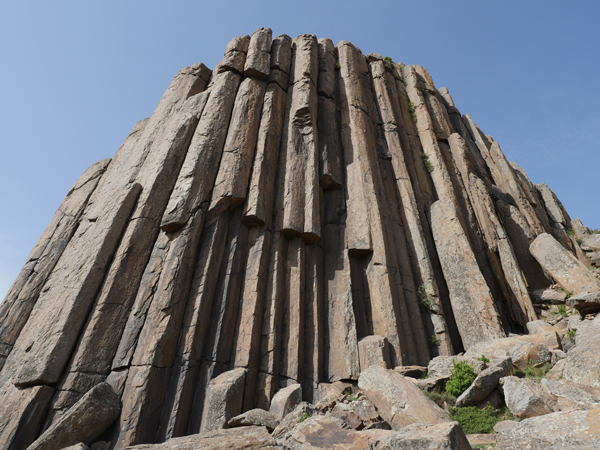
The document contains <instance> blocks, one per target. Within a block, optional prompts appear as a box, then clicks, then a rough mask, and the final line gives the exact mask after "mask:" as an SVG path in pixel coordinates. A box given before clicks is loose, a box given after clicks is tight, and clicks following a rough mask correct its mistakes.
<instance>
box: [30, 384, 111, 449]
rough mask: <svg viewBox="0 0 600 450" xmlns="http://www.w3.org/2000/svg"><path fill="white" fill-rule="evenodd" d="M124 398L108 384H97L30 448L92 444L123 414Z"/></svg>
mask: <svg viewBox="0 0 600 450" xmlns="http://www.w3.org/2000/svg"><path fill="white" fill-rule="evenodd" d="M120 411H121V401H120V399H119V397H118V396H117V394H116V393H115V391H114V390H113V388H112V387H111V386H110V385H109V384H108V383H100V384H97V385H96V386H95V387H94V388H92V389H91V390H89V391H88V392H87V393H86V394H85V395H84V396H83V397H82V398H81V400H79V401H78V402H77V403H75V405H73V407H72V408H71V409H69V411H67V413H66V414H65V415H64V416H63V417H61V418H60V420H58V421H57V422H56V423H55V424H54V425H52V426H51V427H50V428H48V429H47V430H46V431H45V432H44V433H43V434H42V435H41V436H40V437H39V438H37V439H36V441H35V442H34V443H33V444H31V445H30V446H29V447H28V449H29V450H41V449H44V450H45V449H48V450H61V449H63V448H65V447H68V446H69V445H74V444H77V443H78V442H83V443H85V444H88V445H89V444H91V443H92V442H93V441H94V439H96V438H97V437H98V436H100V434H101V433H102V432H104V430H106V428H108V426H109V425H110V424H111V423H112V422H114V420H115V419H116V418H117V417H119V412H120Z"/></svg>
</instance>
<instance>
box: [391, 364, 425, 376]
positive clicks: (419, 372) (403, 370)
mask: <svg viewBox="0 0 600 450" xmlns="http://www.w3.org/2000/svg"><path fill="white" fill-rule="evenodd" d="M394 370H395V371H396V372H398V373H399V374H400V375H402V376H405V377H411V378H421V377H422V376H423V375H425V374H426V373H427V367H423V366H397V367H394Z"/></svg>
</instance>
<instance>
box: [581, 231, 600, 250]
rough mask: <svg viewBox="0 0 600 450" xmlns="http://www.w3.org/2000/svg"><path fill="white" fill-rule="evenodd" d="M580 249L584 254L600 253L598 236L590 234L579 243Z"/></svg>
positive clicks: (599, 238)
mask: <svg viewBox="0 0 600 450" xmlns="http://www.w3.org/2000/svg"><path fill="white" fill-rule="evenodd" d="M581 249H582V250H584V251H586V252H598V251H600V234H592V235H591V236H589V237H587V238H585V239H584V240H583V242H582V243H581Z"/></svg>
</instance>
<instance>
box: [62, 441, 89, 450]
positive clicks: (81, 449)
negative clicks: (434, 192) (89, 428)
mask: <svg viewBox="0 0 600 450" xmlns="http://www.w3.org/2000/svg"><path fill="white" fill-rule="evenodd" d="M63 450H89V447H88V446H87V445H85V444H84V443H83V442H80V443H79V444H75V445H70V446H69V447H65V448H64V449H63Z"/></svg>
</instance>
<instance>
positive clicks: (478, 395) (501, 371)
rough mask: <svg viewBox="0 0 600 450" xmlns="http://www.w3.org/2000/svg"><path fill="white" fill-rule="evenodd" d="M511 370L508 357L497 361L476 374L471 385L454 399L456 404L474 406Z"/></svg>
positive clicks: (510, 373) (510, 361) (510, 372)
mask: <svg viewBox="0 0 600 450" xmlns="http://www.w3.org/2000/svg"><path fill="white" fill-rule="evenodd" d="M512 371H513V367H512V360H511V359H510V358H506V359H503V360H501V361H497V362H496V363H495V364H493V365H492V366H491V367H488V368H487V369H485V370H484V371H483V372H481V373H480V374H479V375H477V378H475V380H474V381H473V383H471V386H469V387H468V388H467V390H466V391H464V392H463V393H462V394H461V395H460V396H459V397H458V398H457V399H456V406H459V407H463V406H475V405H477V404H479V403H480V402H482V401H483V400H485V399H486V398H487V397H488V396H489V395H490V394H491V393H492V392H493V391H494V389H496V387H498V383H499V382H500V379H501V378H504V377H507V376H509V375H512Z"/></svg>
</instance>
